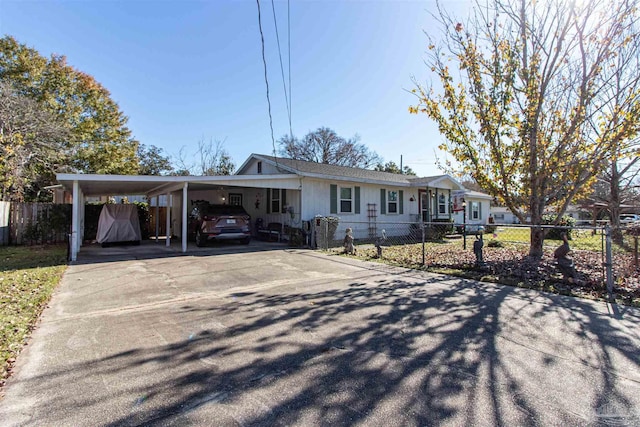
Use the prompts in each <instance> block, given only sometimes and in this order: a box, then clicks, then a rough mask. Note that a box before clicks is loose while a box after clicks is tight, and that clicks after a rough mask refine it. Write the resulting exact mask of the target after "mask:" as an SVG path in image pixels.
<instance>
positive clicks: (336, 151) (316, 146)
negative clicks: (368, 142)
mask: <svg viewBox="0 0 640 427" xmlns="http://www.w3.org/2000/svg"><path fill="white" fill-rule="evenodd" d="M359 140H360V137H359V136H358V135H356V136H354V137H353V138H351V139H344V138H343V137H341V136H339V135H338V134H336V132H335V131H334V130H332V129H329V128H327V127H321V128H318V129H317V130H315V131H314V132H309V133H308V134H307V135H305V137H304V138H303V139H302V140H299V139H298V138H296V137H294V136H290V135H285V136H283V137H282V138H280V140H279V141H278V144H279V145H280V155H282V156H284V157H288V158H290V159H297V160H306V161H309V162H316V163H325V164H329V165H338V166H350V167H354V168H364V169H367V168H370V167H372V166H374V165H376V164H377V163H379V162H380V161H381V159H380V157H379V156H378V154H376V153H375V152H374V151H371V150H369V148H367V146H365V145H364V144H361V143H359V142H358V141H359Z"/></svg>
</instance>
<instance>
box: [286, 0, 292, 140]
mask: <svg viewBox="0 0 640 427" xmlns="http://www.w3.org/2000/svg"><path fill="white" fill-rule="evenodd" d="M287 57H288V61H289V134H290V136H291V139H293V128H292V126H291V122H292V120H291V114H292V113H291V112H292V107H293V105H292V104H291V97H292V95H291V94H292V92H293V88H292V87H291V3H290V0H287Z"/></svg>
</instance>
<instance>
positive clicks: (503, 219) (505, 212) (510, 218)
mask: <svg viewBox="0 0 640 427" xmlns="http://www.w3.org/2000/svg"><path fill="white" fill-rule="evenodd" d="M491 216H492V217H493V222H494V223H496V224H520V220H519V219H518V218H517V217H516V216H515V215H514V214H513V212H511V210H510V209H509V208H507V207H503V206H492V207H491Z"/></svg>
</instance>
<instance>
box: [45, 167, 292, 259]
mask: <svg viewBox="0 0 640 427" xmlns="http://www.w3.org/2000/svg"><path fill="white" fill-rule="evenodd" d="M56 178H57V180H58V183H60V184H61V185H62V186H63V187H64V188H65V189H66V190H67V191H69V192H70V193H71V194H72V220H71V251H70V252H71V253H70V255H71V260H72V261H75V260H76V259H77V256H78V252H79V251H80V248H81V246H82V242H83V240H84V208H83V207H84V204H85V200H86V198H87V197H93V196H96V197H98V196H116V195H120V196H123V195H145V196H146V197H147V198H148V199H149V200H151V199H152V198H154V197H158V196H161V195H166V196H167V204H168V207H176V206H179V207H180V214H179V219H180V229H181V232H180V238H181V241H182V252H187V223H188V222H187V216H188V205H189V200H190V199H189V194H190V192H198V191H207V190H209V191H210V190H223V189H232V188H235V189H241V188H245V189H247V188H249V189H267V188H279V189H286V190H301V183H300V179H299V177H298V176H297V175H294V174H281V175H230V176H142V175H92V174H57V175H56ZM296 204H297V205H298V206H297V211H298V212H300V211H301V206H302V192H300V195H299V197H298V198H297V203H296ZM171 211H172V209H167V218H166V221H167V230H169V229H170V228H171V227H170V224H171V221H172V215H171ZM173 216H174V217H175V215H173ZM156 237H157V236H156ZM170 244H171V236H170V233H167V239H166V245H167V246H169V245H170Z"/></svg>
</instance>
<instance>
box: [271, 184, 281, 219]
mask: <svg viewBox="0 0 640 427" xmlns="http://www.w3.org/2000/svg"><path fill="white" fill-rule="evenodd" d="M281 191H282V190H280V189H279V188H272V189H271V206H269V208H270V209H271V213H280V212H282V193H281ZM274 194H277V195H278V197H274ZM274 202H276V203H278V209H273V203H274Z"/></svg>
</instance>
